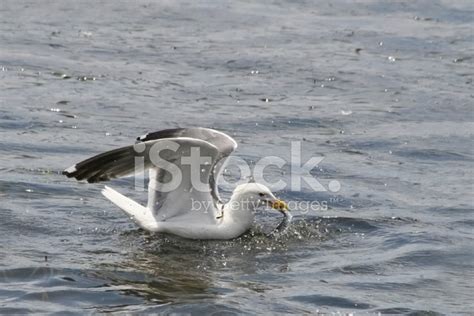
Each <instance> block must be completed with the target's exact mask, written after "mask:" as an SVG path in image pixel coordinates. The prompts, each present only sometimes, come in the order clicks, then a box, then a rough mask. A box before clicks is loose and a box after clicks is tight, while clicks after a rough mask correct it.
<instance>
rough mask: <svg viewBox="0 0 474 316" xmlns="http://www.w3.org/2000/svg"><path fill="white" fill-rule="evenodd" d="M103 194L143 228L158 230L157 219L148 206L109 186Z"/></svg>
mask: <svg viewBox="0 0 474 316" xmlns="http://www.w3.org/2000/svg"><path fill="white" fill-rule="evenodd" d="M102 194H103V195H104V196H105V197H106V198H108V199H109V200H110V201H111V202H112V203H114V204H115V205H117V206H118V207H120V208H121V209H122V210H123V211H124V212H125V213H126V214H127V215H129V216H131V218H132V220H134V221H135V222H136V223H137V224H138V225H139V226H140V227H141V228H143V229H146V230H149V231H157V221H156V219H155V217H154V216H153V214H152V212H151V211H150V210H149V209H148V208H147V207H144V206H143V205H140V204H138V203H137V202H135V201H134V200H132V199H130V198H128V197H126V196H125V195H123V194H121V193H119V192H117V191H115V190H114V189H112V188H111V187H108V186H105V187H104V189H103V190H102Z"/></svg>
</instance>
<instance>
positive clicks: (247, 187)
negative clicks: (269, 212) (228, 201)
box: [232, 182, 288, 214]
mask: <svg viewBox="0 0 474 316" xmlns="http://www.w3.org/2000/svg"><path fill="white" fill-rule="evenodd" d="M232 200H234V201H235V200H237V201H240V202H241V203H248V204H249V206H250V208H251V209H256V208H258V207H261V206H270V207H271V208H273V209H275V210H278V211H280V212H281V213H283V214H286V213H287V212H288V205H287V204H286V203H285V202H284V201H282V200H279V199H278V198H276V197H275V195H273V193H272V191H270V189H269V188H268V187H266V186H265V185H263V184H260V183H253V182H252V183H245V184H241V185H238V186H237V187H236V188H235V190H234V193H233V195H232Z"/></svg>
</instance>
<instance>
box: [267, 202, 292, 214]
mask: <svg viewBox="0 0 474 316" xmlns="http://www.w3.org/2000/svg"><path fill="white" fill-rule="evenodd" d="M269 205H270V206H271V207H272V208H274V209H276V210H278V211H280V212H282V213H286V212H287V211H288V205H287V204H286V203H285V202H283V201H282V200H276V201H270V203H269Z"/></svg>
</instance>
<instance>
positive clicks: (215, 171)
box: [64, 128, 291, 239]
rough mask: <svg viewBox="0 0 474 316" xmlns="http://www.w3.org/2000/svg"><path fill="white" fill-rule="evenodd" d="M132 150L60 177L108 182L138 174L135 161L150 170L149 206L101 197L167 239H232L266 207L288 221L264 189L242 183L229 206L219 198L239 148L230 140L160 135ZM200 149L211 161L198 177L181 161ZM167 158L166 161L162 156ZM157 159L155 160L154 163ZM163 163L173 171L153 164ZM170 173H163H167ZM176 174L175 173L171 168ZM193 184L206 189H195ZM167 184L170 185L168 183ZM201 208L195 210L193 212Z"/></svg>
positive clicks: (190, 133) (188, 132)
mask: <svg viewBox="0 0 474 316" xmlns="http://www.w3.org/2000/svg"><path fill="white" fill-rule="evenodd" d="M138 140H139V142H138V143H137V144H136V145H134V146H127V147H123V148H119V149H115V150H112V151H109V152H106V153H103V154H99V155H97V156H95V157H92V158H89V159H87V160H85V161H83V162H80V163H78V164H76V165H74V166H72V167H70V168H68V169H66V170H65V171H64V174H65V175H67V176H68V177H75V178H76V179H78V180H83V179H87V181H88V182H98V181H106V180H109V179H111V178H116V177H121V176H126V175H129V174H131V173H133V172H134V171H136V164H135V162H136V159H137V157H138V158H141V159H142V160H143V161H144V168H145V169H149V173H150V183H149V186H148V203H147V206H143V205H140V204H139V203H137V202H135V201H133V200H132V199H130V198H128V197H126V196H124V195H122V194H121V193H119V192H117V191H116V190H114V189H112V188H110V187H108V186H105V188H104V189H103V190H102V194H103V195H104V196H105V197H106V198H108V199H109V200H110V201H111V202H113V203H114V204H115V205H117V206H118V207H119V208H121V209H122V210H123V211H124V212H125V213H126V214H127V215H128V216H129V217H130V218H131V219H133V220H134V221H135V222H136V223H137V224H138V225H139V226H140V227H141V228H143V229H145V230H148V231H151V232H158V233H169V234H174V235H177V236H181V237H184V238H190V239H232V238H236V237H238V236H240V235H242V234H243V233H245V232H246V231H247V230H249V229H250V228H251V226H252V224H253V222H254V217H255V215H254V213H255V210H256V209H257V208H258V207H261V206H266V205H270V206H272V207H273V208H275V209H278V210H279V211H280V212H282V213H283V214H284V215H285V219H286V220H287V221H289V220H290V219H291V215H290V213H289V212H288V210H287V207H286V204H285V203H284V202H282V201H280V200H278V199H277V198H276V197H275V196H274V195H273V194H272V192H271V191H270V190H269V189H268V188H267V187H266V186H264V185H262V184H258V183H246V184H241V185H239V186H237V188H236V189H235V190H234V192H233V194H232V196H231V198H230V200H229V202H228V203H223V202H222V201H221V200H220V198H219V195H218V192H217V177H218V176H219V174H220V172H221V169H222V168H223V166H224V165H225V161H226V158H227V157H228V155H229V154H230V153H231V152H232V151H233V150H234V149H235V148H237V143H236V142H235V141H234V140H233V139H232V138H231V137H229V136H228V135H226V134H224V133H221V132H218V131H215V130H211V129H204V128H196V129H176V130H164V131H160V132H155V133H151V134H147V135H145V136H142V137H140V138H139V139H138ZM196 148H198V150H197V152H198V153H199V154H200V156H199V157H197V158H196V157H194V158H195V159H200V157H211V161H210V162H208V163H207V164H204V165H201V164H200V165H199V170H200V172H198V173H196V172H195V171H193V168H192V167H191V165H187V164H184V163H183V159H182V157H191V158H192V157H193V150H195V149H196ZM162 153H165V154H164V157H161V156H160V154H162ZM157 157H158V158H157ZM159 159H162V161H165V162H167V163H172V164H173V166H171V165H166V164H165V165H163V164H161V165H160V166H159V167H158V166H156V165H155V164H154V163H155V162H156V161H157V160H159ZM165 167H166V168H168V169H166V168H165ZM171 167H173V168H175V169H173V168H171ZM170 170H174V171H175V175H176V174H179V175H180V178H181V179H180V181H179V182H176V186H175V187H173V189H172V190H167V189H165V187H166V185H167V184H170V183H171V182H172V181H174V180H175V179H174V176H175V175H173V174H171V176H170V174H169V173H166V171H170ZM193 172H194V173H193ZM178 178H179V177H178ZM196 178H197V179H199V180H201V181H202V182H201V183H204V184H206V185H205V186H204V187H201V188H199V190H197V189H196V183H194V182H195V181H196ZM166 180H168V181H166ZM197 206H199V208H198V207H197Z"/></svg>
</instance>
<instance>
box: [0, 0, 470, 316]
mask: <svg viewBox="0 0 474 316" xmlns="http://www.w3.org/2000/svg"><path fill="white" fill-rule="evenodd" d="M473 16H474V5H473V3H472V2H471V1H447V0H433V1H396V2H389V1H383V2H379V1H370V0H362V1H357V2H355V3H354V2H352V1H344V0H339V1H321V2H313V1H265V2H261V3H257V2H251V1H221V2H214V1H176V2H175V1H156V2H155V1H109V2H97V1H76V2H71V1H67V2H66V1H9V0H7V1H2V2H1V3H0V91H1V92H0V201H1V203H0V216H1V220H0V240H1V242H0V314H7V313H16V314H26V313H52V314H54V313H56V314H59V315H66V314H79V315H83V314H95V313H102V312H104V313H106V312H107V313H109V312H110V313H117V314H127V313H164V314H167V313H176V314H181V313H183V314H196V315H199V314H213V315H221V314H225V315H234V314H250V315H251V314H317V313H322V314H327V313H329V314H349V313H352V314H356V315H366V314H379V313H380V314H405V315H439V314H446V315H452V314H471V313H472V312H473V309H474V306H473V304H472V295H473V288H474V286H473V285H472V284H473V279H474V272H473V271H474V270H473V254H474V252H473V251H474V249H473V225H474V217H473V170H474V169H473V159H474V158H473V157H474V156H473V142H472V136H473V84H472V77H473V70H474V67H473V64H472V62H473V55H472V53H473V50H472V48H473ZM192 126H203V127H212V128H216V129H219V130H222V131H224V132H226V133H228V134H229V135H232V136H233V137H234V138H235V139H236V140H237V141H238V142H239V148H238V150H237V152H236V153H235V155H236V156H238V157H241V158H243V159H245V160H247V161H251V162H252V161H257V160H258V159H260V158H261V157H264V156H278V157H282V158H284V159H287V160H289V157H290V148H291V143H292V142H294V141H300V142H301V151H302V154H303V157H304V159H303V160H304V161H306V160H307V159H309V157H312V156H318V157H324V159H323V161H322V162H321V163H320V164H319V166H318V168H315V169H313V171H312V175H313V176H314V177H315V178H316V179H318V181H320V183H321V184H322V185H323V186H324V187H325V188H328V186H329V183H330V182H331V181H334V180H336V181H338V182H339V184H340V190H333V191H336V192H333V191H331V190H327V191H324V192H314V191H313V190H310V189H309V188H303V189H302V190H300V191H292V190H283V191H280V192H277V194H278V195H279V196H280V197H282V198H283V199H285V200H288V201H296V202H304V201H318V202H321V203H322V202H325V203H327V206H328V207H327V209H323V208H321V209H320V210H310V211H304V210H301V209H293V214H294V221H293V223H292V224H291V226H290V227H289V229H288V231H287V232H286V233H285V234H283V235H281V236H274V237H267V236H265V235H262V234H259V233H255V232H250V233H248V234H246V235H245V236H242V237H240V238H238V239H236V240H231V241H189V240H184V239H180V238H176V237H172V236H163V235H150V234H147V233H145V232H143V231H141V230H139V229H138V228H137V226H136V225H134V224H133V223H132V222H131V221H130V220H129V219H128V218H127V217H126V216H123V214H122V213H121V211H120V210H119V209H117V208H116V207H115V206H114V205H112V204H111V203H110V202H108V201H107V200H106V199H105V198H104V197H102V196H101V195H100V190H101V188H102V187H103V184H87V183H79V182H76V181H74V180H71V179H67V178H66V177H64V176H63V175H61V171H62V170H63V169H65V168H67V167H69V166H70V165H72V164H74V163H76V162H78V161H81V160H83V159H85V158H88V157H90V156H92V155H94V154H97V153H100V152H103V151H105V150H109V149H113V148H116V147H119V146H125V145H129V144H132V143H133V142H134V140H135V137H136V136H139V135H142V134H144V133H146V132H151V131H156V130H160V129H165V128H174V127H192ZM290 169H291V163H288V164H287V165H285V166H284V167H283V168H282V169H281V170H280V169H278V168H273V169H272V168H271V169H269V171H268V177H269V178H271V179H283V180H288V179H289V175H290ZM230 176H231V177H232V174H231V175H230ZM110 185H112V186H113V187H116V188H118V189H119V190H120V191H121V192H124V193H125V194H126V195H128V196H131V197H133V198H135V199H137V200H139V201H145V200H146V196H145V194H144V193H143V192H138V191H135V190H134V182H133V179H120V180H114V181H113V182H111V183H110ZM229 194H230V191H229V189H228V188H223V193H222V195H223V196H225V197H228V196H229ZM279 220H280V218H279V217H278V215H275V214H272V213H262V214H259V216H258V222H259V223H260V224H261V225H262V226H264V227H267V228H268V227H270V228H271V227H273V226H272V225H275V226H276V225H277V224H278V222H279Z"/></svg>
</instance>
